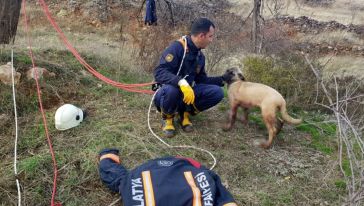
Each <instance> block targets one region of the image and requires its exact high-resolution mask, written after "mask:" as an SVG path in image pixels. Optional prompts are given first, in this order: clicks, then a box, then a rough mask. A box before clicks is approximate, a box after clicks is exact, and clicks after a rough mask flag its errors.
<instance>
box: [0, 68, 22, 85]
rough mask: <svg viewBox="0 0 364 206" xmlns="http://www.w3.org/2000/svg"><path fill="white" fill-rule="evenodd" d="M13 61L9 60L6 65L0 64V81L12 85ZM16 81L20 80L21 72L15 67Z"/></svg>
mask: <svg viewBox="0 0 364 206" xmlns="http://www.w3.org/2000/svg"><path fill="white" fill-rule="evenodd" d="M11 70H12V68H11V62H8V63H7V64H5V65H2V66H0V81H1V82H3V83H4V84H7V85H11V84H12V78H11ZM14 75H15V76H14V83H15V84H17V83H18V82H19V80H20V77H21V74H20V73H19V72H15V69H14Z"/></svg>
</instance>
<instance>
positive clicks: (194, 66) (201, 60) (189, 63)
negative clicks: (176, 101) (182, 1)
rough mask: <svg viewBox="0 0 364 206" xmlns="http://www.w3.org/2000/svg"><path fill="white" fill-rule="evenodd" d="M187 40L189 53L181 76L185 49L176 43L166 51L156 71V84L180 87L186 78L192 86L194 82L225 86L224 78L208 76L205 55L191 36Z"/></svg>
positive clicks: (184, 61) (179, 43)
mask: <svg viewBox="0 0 364 206" xmlns="http://www.w3.org/2000/svg"><path fill="white" fill-rule="evenodd" d="M186 39H187V47H188V52H187V54H186V56H185V59H184V60H183V66H182V69H181V71H180V73H179V75H178V76H177V73H178V69H179V67H180V64H181V61H182V58H183V53H184V47H183V45H182V44H181V42H179V41H175V42H173V43H172V44H171V45H170V46H169V47H167V48H166V49H165V50H164V52H163V54H162V57H161V58H160V61H159V65H158V66H157V67H156V68H155V70H154V78H155V80H156V82H158V83H161V84H171V85H174V86H176V87H178V81H179V80H181V79H183V78H185V79H186V80H187V82H188V83H189V84H190V85H191V86H192V85H193V82H194V83H196V84H200V83H201V84H214V85H218V86H223V85H224V84H223V80H222V77H208V76H207V74H206V71H205V56H204V54H203V53H202V52H201V49H198V48H197V47H196V45H195V44H194V43H193V42H192V40H191V37H190V36H187V37H186Z"/></svg>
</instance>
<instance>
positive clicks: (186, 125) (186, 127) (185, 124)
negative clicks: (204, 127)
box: [179, 112, 193, 132]
mask: <svg viewBox="0 0 364 206" xmlns="http://www.w3.org/2000/svg"><path fill="white" fill-rule="evenodd" d="M179 116H180V121H181V125H182V129H183V131H185V132H192V131H193V127H192V123H191V121H190V118H189V117H190V113H189V112H183V113H180V114H179Z"/></svg>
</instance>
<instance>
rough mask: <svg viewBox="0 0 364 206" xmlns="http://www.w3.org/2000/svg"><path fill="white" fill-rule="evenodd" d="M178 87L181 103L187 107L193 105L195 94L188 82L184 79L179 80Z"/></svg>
mask: <svg viewBox="0 0 364 206" xmlns="http://www.w3.org/2000/svg"><path fill="white" fill-rule="evenodd" d="M178 85H179V88H180V89H181V91H182V93H183V102H184V103H186V104H187V105H190V104H193V103H194V102H195V93H194V92H193V89H192V88H191V86H190V85H189V84H188V82H187V81H186V80H185V79H181V80H179V82H178Z"/></svg>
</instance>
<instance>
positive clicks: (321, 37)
mask: <svg viewBox="0 0 364 206" xmlns="http://www.w3.org/2000/svg"><path fill="white" fill-rule="evenodd" d="M295 40H296V41H297V42H310V43H314V44H328V45H332V46H334V45H337V44H344V45H358V46H360V45H364V39H361V38H360V37H359V36H358V35H357V34H355V33H351V32H347V31H332V32H322V33H319V34H315V35H312V34H298V35H297V36H296V39H295Z"/></svg>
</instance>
